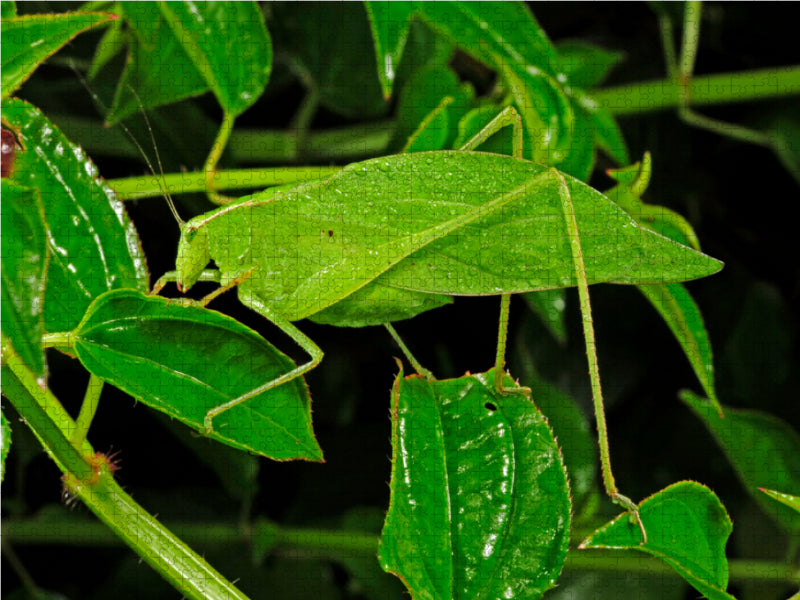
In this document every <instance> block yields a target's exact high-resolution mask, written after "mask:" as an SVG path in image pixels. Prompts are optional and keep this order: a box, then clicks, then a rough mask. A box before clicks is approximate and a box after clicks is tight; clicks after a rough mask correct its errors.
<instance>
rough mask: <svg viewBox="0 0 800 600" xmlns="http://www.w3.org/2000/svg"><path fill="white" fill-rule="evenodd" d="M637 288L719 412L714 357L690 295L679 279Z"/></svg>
mask: <svg viewBox="0 0 800 600" xmlns="http://www.w3.org/2000/svg"><path fill="white" fill-rule="evenodd" d="M638 288H639V291H640V292H642V294H644V297H645V298H647V299H648V300H649V301H650V303H651V304H652V305H653V306H654V307H655V309H656V310H657V311H658V314H660V315H661V318H662V319H664V322H665V323H666V324H667V326H668V327H669V329H670V331H672V334H673V335H674V336H675V339H676V340H678V343H679V344H680V345H681V348H682V349H683V352H684V354H686V357H687V358H688V359H689V363H690V364H691V365H692V368H693V369H694V372H695V374H696V375H697V378H698V379H699V380H700V383H701V384H702V385H703V390H704V391H705V393H706V395H707V396H708V397H709V399H711V402H712V403H713V404H714V407H715V408H716V410H717V411H718V412H720V413H721V412H722V407H721V406H720V403H719V400H718V399H717V393H716V391H715V390H714V360H713V356H712V354H711V342H710V341H709V339H708V332H707V331H706V327H705V324H704V323H703V316H702V315H701V314H700V309H699V308H698V306H697V303H695V301H694V299H693V298H692V296H691V295H690V294H689V290H687V289H686V288H685V287H684V286H682V285H681V284H680V283H668V284H663V285H658V284H656V285H640V286H638Z"/></svg>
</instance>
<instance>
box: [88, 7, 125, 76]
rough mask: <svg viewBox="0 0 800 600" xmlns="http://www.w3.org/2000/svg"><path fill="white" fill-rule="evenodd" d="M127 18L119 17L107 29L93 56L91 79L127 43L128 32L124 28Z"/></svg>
mask: <svg viewBox="0 0 800 600" xmlns="http://www.w3.org/2000/svg"><path fill="white" fill-rule="evenodd" d="M124 20H125V19H117V20H115V21H114V22H113V23H112V24H111V27H109V28H108V29H106V32H105V33H104V34H103V37H102V38H101V39H100V42H99V43H98V44H97V47H96V48H95V51H94V56H93V57H92V66H91V67H90V68H89V73H88V76H89V79H90V80H93V79H94V78H95V77H97V74H98V73H99V72H100V71H101V70H102V69H103V67H104V66H105V65H106V64H108V62H109V61H110V60H111V59H112V58H114V57H115V56H116V55H117V54H119V53H120V52H121V51H122V49H123V48H124V47H125V45H126V44H127V33H126V32H125V29H124V28H123V22H124Z"/></svg>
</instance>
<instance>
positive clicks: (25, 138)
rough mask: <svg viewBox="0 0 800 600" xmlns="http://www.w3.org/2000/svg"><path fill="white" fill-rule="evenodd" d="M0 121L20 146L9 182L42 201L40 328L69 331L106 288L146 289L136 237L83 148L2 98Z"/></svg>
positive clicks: (38, 115)
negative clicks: (44, 258) (46, 257)
mask: <svg viewBox="0 0 800 600" xmlns="http://www.w3.org/2000/svg"><path fill="white" fill-rule="evenodd" d="M3 118H4V119H5V120H6V122H7V123H9V125H10V126H11V127H12V128H13V129H14V131H15V132H16V133H17V137H18V139H19V141H20V142H21V144H22V146H23V147H24V150H23V151H18V152H17V157H16V162H15V167H14V172H13V175H12V180H13V181H15V182H17V183H19V184H20V185H23V186H25V187H29V188H32V189H36V190H38V192H39V194H40V196H41V198H42V200H43V202H44V214H45V220H46V226H47V230H48V243H49V247H50V263H49V267H48V269H47V290H46V292H45V304H44V319H45V331H48V332H56V331H69V330H71V329H73V328H74V327H75V326H76V325H77V324H78V323H79V322H80V320H81V318H82V317H83V315H84V313H85V312H86V309H87V308H88V307H89V304H91V302H92V300H93V299H94V298H96V297H97V296H99V295H100V294H102V293H103V292H106V291H108V290H110V289H120V288H133V289H139V290H146V289H147V287H148V284H149V283H148V275H147V267H146V264H145V258H144V254H143V253H142V249H141V246H140V243H139V237H138V235H137V233H136V230H135V229H134V227H133V224H132V223H131V221H130V219H129V218H128V215H127V214H126V213H125V208H124V207H123V206H122V203H121V202H120V201H119V200H118V199H117V197H116V195H115V194H114V192H113V190H112V189H111V188H110V187H109V186H108V185H107V184H106V182H105V181H103V180H102V179H101V178H100V177H99V176H98V174H97V168H96V167H95V166H94V164H93V163H92V162H91V160H89V158H88V157H87V156H86V155H85V154H84V152H83V150H82V149H81V148H80V147H78V146H76V145H74V144H72V143H71V142H70V141H69V140H68V139H67V138H66V137H64V135H63V134H62V133H61V132H60V131H59V130H58V129H57V128H56V127H55V126H54V125H53V124H52V123H51V122H50V121H49V120H48V119H46V118H45V117H44V116H43V115H42V113H41V112H39V110H38V109H36V108H35V107H33V106H31V105H30V104H27V103H25V102H22V101H21V100H13V99H12V100H5V101H3Z"/></svg>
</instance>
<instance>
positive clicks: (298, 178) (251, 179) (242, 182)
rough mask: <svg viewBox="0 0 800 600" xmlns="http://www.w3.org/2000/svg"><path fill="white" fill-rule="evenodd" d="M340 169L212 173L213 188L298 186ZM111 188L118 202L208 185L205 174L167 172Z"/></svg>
mask: <svg viewBox="0 0 800 600" xmlns="http://www.w3.org/2000/svg"><path fill="white" fill-rule="evenodd" d="M341 170H342V169H341V167H277V168H268V169H231V170H227V171H217V172H216V173H214V189H217V190H241V189H253V188H264V187H268V186H273V185H285V184H287V183H299V182H303V181H308V180H314V179H323V178H325V177H330V176H331V175H334V174H336V173H338V172H339V171H341ZM108 183H109V185H110V186H111V188H112V189H113V190H114V191H115V192H116V193H117V196H118V197H119V199H120V200H138V199H141V198H157V197H158V198H160V197H162V196H163V191H162V185H166V188H167V191H168V192H169V193H170V194H188V193H191V192H207V191H208V182H207V179H206V175H205V173H201V172H193V173H169V174H167V175H164V178H163V180H162V178H161V177H160V176H155V175H147V176H144V177H126V178H123V179H112V180H110V181H109V182H108Z"/></svg>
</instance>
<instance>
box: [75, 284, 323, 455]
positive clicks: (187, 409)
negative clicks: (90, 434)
mask: <svg viewBox="0 0 800 600" xmlns="http://www.w3.org/2000/svg"><path fill="white" fill-rule="evenodd" d="M72 339H73V342H72V347H73V350H74V352H75V354H76V355H77V357H78V359H79V360H80V361H81V363H82V364H83V366H84V367H85V368H86V369H87V370H88V371H89V372H90V373H92V374H94V375H96V376H98V377H100V378H101V379H103V380H105V381H108V382H110V383H112V384H113V385H115V386H117V387H118V388H120V389H122V390H124V391H125V392H127V393H129V394H130V395H131V396H133V397H134V398H136V399H137V400H140V401H141V402H143V403H145V404H147V405H148V406H150V407H152V408H155V409H156V410H160V411H162V412H164V413H166V414H168V415H170V416H172V417H175V418H176V419H178V420H180V421H181V422H183V423H185V424H186V425H188V426H189V427H192V428H193V429H196V430H198V431H201V432H202V431H204V426H203V419H204V417H205V414H206V412H207V411H208V410H210V409H212V408H214V407H216V406H219V405H220V404H224V403H225V402H228V401H230V400H232V399H234V398H238V397H239V396H241V395H242V394H245V393H246V392H248V391H250V390H252V389H255V388H256V387H258V386H260V385H262V384H264V383H266V382H268V381H270V380H272V379H275V378H276V377H278V376H280V375H282V374H283V373H286V372H288V371H290V370H291V369H292V368H294V364H293V363H292V361H291V360H290V359H289V358H287V357H286V356H285V355H283V354H281V353H280V352H279V351H278V350H277V349H276V348H275V347H274V346H272V345H271V344H269V343H268V342H267V341H266V340H265V339H264V338H262V337H261V336H259V335H258V334H257V333H255V332H254V331H253V330H251V329H249V328H247V327H245V326H244V325H242V324H240V323H239V322H237V321H235V320H234V319H232V318H230V317H227V316H225V315H223V314H221V313H217V312H215V311H211V310H206V309H203V308H199V307H196V306H182V305H180V304H178V303H170V301H168V300H167V299H165V298H160V297H157V296H147V295H145V294H143V293H141V292H137V291H134V290H116V291H113V292H109V293H107V294H104V295H103V296H101V297H100V298H98V299H97V300H96V301H95V302H94V303H93V304H92V306H91V307H90V309H89V311H88V312H87V313H86V317H85V318H84V319H83V321H82V322H81V323H80V325H79V326H78V327H77V328H76V329H75V331H74V332H72ZM310 403H311V400H310V398H309V396H308V390H307V389H306V386H305V382H304V381H303V380H302V379H301V378H298V379H294V380H293V381H291V382H289V383H286V384H284V385H281V386H278V387H277V388H273V389H271V390H268V391H266V392H264V393H263V394H260V395H259V396H256V397H255V398H252V399H250V400H248V401H246V402H244V403H242V404H240V405H238V406H236V407H234V408H232V409H230V410H228V411H226V412H224V413H222V414H220V415H218V416H217V417H216V418H215V419H214V421H213V427H214V431H213V432H212V433H211V434H210V437H211V438H213V439H215V440H218V441H220V442H222V443H225V444H228V445H229V446H233V447H234V448H240V449H243V450H249V451H250V452H255V453H257V454H261V455H263V456H267V457H270V458H273V459H275V460H290V459H296V458H300V459H305V460H315V461H319V460H322V451H321V450H320V448H319V445H318V444H317V441H316V439H314V434H313V431H312V429H311V412H310V410H311V407H310Z"/></svg>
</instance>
